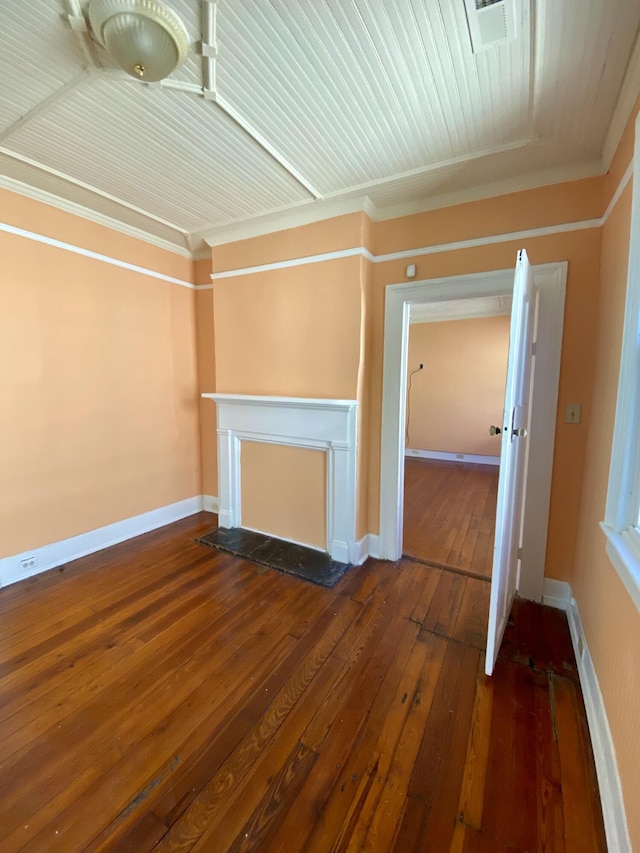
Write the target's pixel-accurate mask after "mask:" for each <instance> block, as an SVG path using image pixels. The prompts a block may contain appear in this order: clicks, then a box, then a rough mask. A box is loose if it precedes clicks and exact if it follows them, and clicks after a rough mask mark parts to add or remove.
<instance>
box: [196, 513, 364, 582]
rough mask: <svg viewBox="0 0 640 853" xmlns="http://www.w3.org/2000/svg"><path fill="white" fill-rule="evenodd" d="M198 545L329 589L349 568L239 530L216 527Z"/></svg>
mask: <svg viewBox="0 0 640 853" xmlns="http://www.w3.org/2000/svg"><path fill="white" fill-rule="evenodd" d="M198 542H201V543H202V544H203V545H209V547H211V548H218V549H219V550H220V551H228V552H229V553H230V554H235V555H236V556H238V557H243V558H244V559H245V560H251V561H252V562H254V563H258V564H260V565H262V566H268V567H269V568H270V569H277V570H278V571H280V572H286V574H288V575H295V577H298V578H302V580H306V581H311V583H316V584H319V585H320V586H327V587H332V586H333V585H334V584H335V582H336V581H337V580H338V579H339V578H340V577H342V575H343V574H344V573H345V572H346V570H347V569H348V568H349V567H350V565H351V563H339V562H338V561H337V560H332V559H331V557H330V556H329V554H327V553H326V551H316V550H315V549H314V548H306V547H305V546H304V545H295V544H294V543H293V542H285V541H284V540H283V539H274V538H273V537H271V536H265V535H264V534H263V533H254V532H253V531H252V530H244V529H243V528H242V527H233V528H229V527H216V528H215V529H214V530H212V531H211V532H210V533H207V534H206V536H202V537H200V539H198Z"/></svg>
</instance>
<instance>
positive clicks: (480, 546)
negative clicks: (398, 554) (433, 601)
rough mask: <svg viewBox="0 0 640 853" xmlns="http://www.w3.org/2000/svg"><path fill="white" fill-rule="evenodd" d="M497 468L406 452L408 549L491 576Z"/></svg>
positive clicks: (431, 559) (419, 556) (420, 556)
mask: <svg viewBox="0 0 640 853" xmlns="http://www.w3.org/2000/svg"><path fill="white" fill-rule="evenodd" d="M498 470H499V469H498V466H497V465H475V464H467V463H461V462H440V461H438V460H434V459H412V458H411V457H407V458H406V459H405V468H404V540H403V542H404V544H403V550H404V553H405V554H406V555H407V556H409V557H413V558H415V559H418V560H425V561H426V562H432V563H441V564H443V565H446V566H452V567H454V568H458V569H464V570H466V571H468V572H470V573H472V574H477V575H480V576H483V577H487V578H489V577H491V564H492V559H493V536H494V532H495V521H496V498H497V494H498Z"/></svg>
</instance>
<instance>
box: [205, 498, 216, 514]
mask: <svg viewBox="0 0 640 853" xmlns="http://www.w3.org/2000/svg"><path fill="white" fill-rule="evenodd" d="M202 509H203V510H204V511H205V512H216V513H217V512H218V498H215V497H213V495H203V496H202Z"/></svg>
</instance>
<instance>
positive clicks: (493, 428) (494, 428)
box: [489, 424, 502, 435]
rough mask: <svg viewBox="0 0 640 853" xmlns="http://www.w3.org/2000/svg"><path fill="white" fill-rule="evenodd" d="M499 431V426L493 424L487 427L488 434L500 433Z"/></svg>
mask: <svg viewBox="0 0 640 853" xmlns="http://www.w3.org/2000/svg"><path fill="white" fill-rule="evenodd" d="M501 432H502V430H501V429H500V427H497V426H493V424H491V426H490V427H489V435H500V433H501Z"/></svg>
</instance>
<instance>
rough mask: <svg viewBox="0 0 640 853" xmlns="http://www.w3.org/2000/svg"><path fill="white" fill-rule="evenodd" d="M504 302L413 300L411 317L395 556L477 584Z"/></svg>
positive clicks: (496, 451)
mask: <svg viewBox="0 0 640 853" xmlns="http://www.w3.org/2000/svg"><path fill="white" fill-rule="evenodd" d="M511 301H512V300H511V297H509V296H495V297H478V298H475V299H461V300H454V301H451V302H439V303H436V304H434V303H426V304H417V303H414V304H412V305H411V306H410V312H409V340H408V354H407V375H408V381H407V415H406V428H405V459H404V529H403V555H404V556H407V557H409V558H411V559H414V560H419V561H424V562H427V563H430V564H432V565H438V566H443V567H447V568H451V569H456V570H458V571H460V572H464V573H465V574H468V575H470V576H473V577H478V578H485V579H488V578H490V576H491V567H492V562H493V539H494V531H495V521H496V503H497V494H498V472H499V464H500V448H501V442H500V432H501V428H500V426H496V425H497V424H501V422H502V413H503V410H504V391H505V382H506V374H507V358H508V354H509V331H510V323H511ZM490 424H491V425H492V426H491V429H490Z"/></svg>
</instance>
